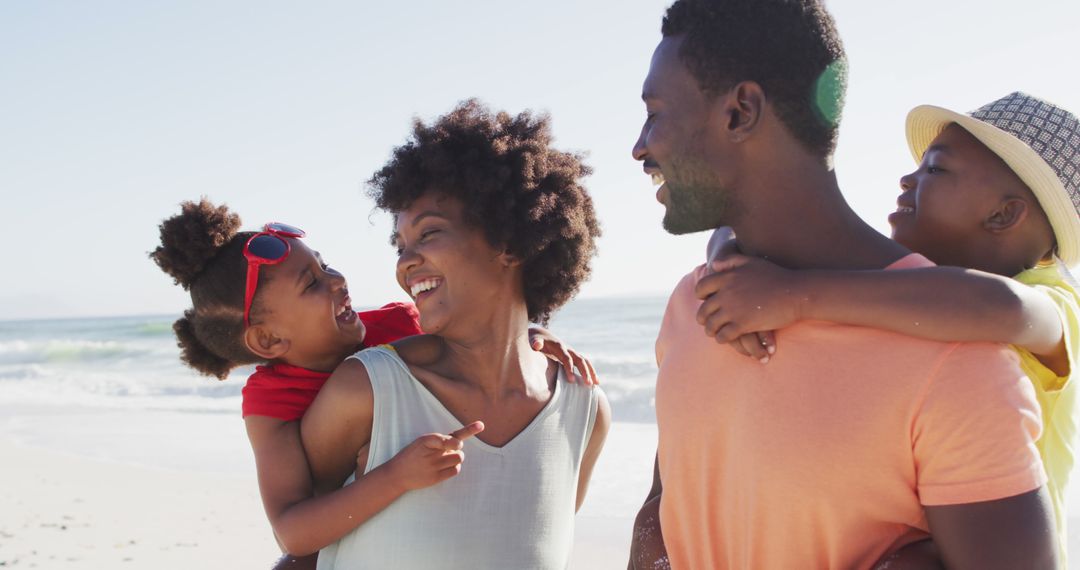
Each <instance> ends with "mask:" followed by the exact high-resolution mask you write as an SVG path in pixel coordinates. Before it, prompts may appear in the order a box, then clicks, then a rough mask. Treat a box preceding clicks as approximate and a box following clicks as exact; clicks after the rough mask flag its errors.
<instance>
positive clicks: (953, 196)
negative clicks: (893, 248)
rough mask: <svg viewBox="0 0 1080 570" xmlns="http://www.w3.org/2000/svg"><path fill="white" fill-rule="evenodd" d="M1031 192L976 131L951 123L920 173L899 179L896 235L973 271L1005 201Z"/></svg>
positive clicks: (891, 221)
mask: <svg viewBox="0 0 1080 570" xmlns="http://www.w3.org/2000/svg"><path fill="white" fill-rule="evenodd" d="M1026 188H1027V187H1026V186H1025V185H1024V183H1023V182H1022V181H1021V180H1020V179H1019V177H1017V176H1016V174H1015V173H1014V172H1013V171H1012V170H1011V169H1010V168H1009V167H1008V166H1007V165H1006V164H1005V163H1004V162H1003V161H1002V160H1001V158H999V157H998V156H997V155H996V154H994V153H993V152H992V151H991V150H990V149H988V148H987V147H986V146H985V145H983V144H982V143H981V142H979V140H978V139H976V138H975V137H974V136H972V135H971V133H969V132H967V131H966V130H964V129H963V128H962V127H960V126H959V125H955V124H953V125H950V126H948V127H947V128H946V129H945V130H944V131H942V132H941V134H940V135H938V136H937V138H935V139H934V141H933V142H932V143H931V144H930V146H929V147H928V148H927V149H926V152H925V153H924V154H923V158H922V163H921V164H919V168H918V170H916V171H915V172H912V173H911V174H908V175H906V176H904V177H903V178H901V179H900V189H901V193H900V197H899V198H897V200H896V204H897V206H898V208H897V210H896V211H895V212H893V213H892V214H890V215H889V224H890V225H892V228H893V233H892V237H893V239H895V240H896V241H897V242H899V243H900V244H902V245H904V246H905V247H907V248H908V249H910V250H911V251H914V252H916V253H921V254H923V255H925V256H926V257H927V258H929V259H930V260H931V261H933V262H934V263H937V264H938V265H957V266H965V267H970V266H971V264H972V263H974V260H973V256H972V252H975V251H979V250H980V249H981V248H983V247H985V246H984V244H985V241H984V238H986V237H987V236H988V233H987V230H986V226H985V224H986V221H987V220H988V218H989V217H990V216H991V215H992V214H993V212H994V210H995V208H996V207H998V205H999V204H1000V203H1001V200H1002V198H1005V197H1009V196H1021V195H1023V194H1024V192H1025V191H1026Z"/></svg>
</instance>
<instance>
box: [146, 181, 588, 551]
mask: <svg viewBox="0 0 1080 570" xmlns="http://www.w3.org/2000/svg"><path fill="white" fill-rule="evenodd" d="M239 227H240V218H239V216H238V215H236V214H235V213H232V212H230V211H229V210H228V209H227V208H226V207H225V206H215V205H214V204H212V203H210V202H209V201H207V200H206V199H205V198H204V199H202V200H200V201H199V202H198V203H195V202H185V203H183V204H182V205H181V213H180V214H179V215H176V216H173V217H172V218H169V219H167V220H165V221H164V222H162V223H161V226H160V230H161V245H160V246H159V247H158V248H157V249H155V250H154V251H153V252H152V253H151V254H150V257H151V258H152V259H153V260H154V262H155V263H157V264H158V266H160V267H161V269H162V270H163V271H165V272H166V273H168V274H169V275H171V276H172V277H173V278H174V280H175V281H176V283H177V284H179V285H180V286H182V287H183V288H184V289H185V290H187V291H189V292H190V293H191V300H192V307H191V308H190V309H188V310H186V311H185V312H184V316H183V317H182V318H181V319H179V320H177V321H176V323H175V324H174V325H173V329H174V330H175V332H176V336H177V340H178V346H179V347H180V349H181V360H183V361H184V362H185V363H186V364H187V365H188V366H190V367H192V368H194V369H195V370H197V371H199V372H200V373H202V374H205V375H208V376H216V377H217V378H219V379H224V378H225V377H226V376H227V375H228V374H229V372H230V371H231V370H232V369H233V368H235V367H237V366H241V365H245V364H259V366H258V367H257V368H256V371H255V373H254V374H252V375H251V377H250V378H248V381H247V384H246V385H245V387H244V389H243V416H244V422H245V424H246V427H247V432H248V437H249V439H250V442H251V447H252V449H253V451H254V453H255V465H256V470H257V473H258V480H259V490H260V493H261V495H262V500H263V506H264V507H265V509H266V514H267V517H268V518H269V519H270V524H271V527H272V528H273V529H274V534H275V537H276V538H277V540H278V543H279V544H280V545H281V547H282V550H283V551H285V552H287V553H290V554H293V555H307V554H311V553H315V552H317V551H318V550H319V549H320V548H322V547H324V546H326V545H328V544H330V543H332V542H334V541H336V540H337V539H339V538H341V537H342V536H343V535H344V534H346V533H347V532H349V531H350V530H352V529H353V528H355V527H357V526H359V525H360V524H362V523H363V522H364V521H365V520H367V519H368V518H370V517H371V516H374V515H375V514H376V513H378V512H379V510H381V509H382V508H385V506H386V505H388V504H390V503H391V502H393V501H394V500H395V499H396V498H397V497H398V496H400V495H401V494H403V493H405V492H408V491H410V490H414V489H419V488H423V487H426V486H430V485H434V484H435V483H438V482H440V481H442V480H445V479H447V478H449V477H453V476H454V475H456V474H457V471H458V469H460V464H461V461H462V459H463V456H462V453H461V451H460V449H461V443H462V440H463V439H466V438H468V437H471V436H472V435H474V434H476V433H478V432H479V431H480V430H482V429H483V425H482V424H480V423H479V422H476V423H474V424H471V425H469V426H465V428H463V429H461V430H459V431H458V432H455V433H454V434H450V435H443V434H428V435H425V436H422V437H420V438H418V439H417V440H416V441H415V442H414V443H413V444H412V445H409V446H407V447H405V448H404V449H402V450H401V451H400V452H399V453H398V454H397V455H396V456H394V458H393V459H391V460H390V461H389V462H387V463H386V464H385V465H384V466H382V467H380V468H379V469H376V470H374V471H372V472H371V473H368V474H367V475H365V476H363V477H361V478H359V479H358V480H357V481H356V483H354V484H352V485H349V486H348V487H345V488H343V489H340V490H337V491H335V492H333V493H329V494H326V495H323V496H320V497H317V498H313V497H312V482H311V475H310V471H309V468H308V463H307V458H306V456H305V455H304V449H303V447H302V445H301V443H300V428H299V425H300V424H299V421H298V420H299V419H300V418H301V417H302V416H303V415H304V412H305V411H306V410H307V408H308V406H309V405H310V404H311V402H312V401H313V400H314V399H315V395H316V394H317V393H318V392H319V389H320V388H321V387H322V385H323V383H324V382H325V381H326V379H327V378H328V377H329V376H330V372H331V371H333V370H334V368H335V367H337V365H338V364H340V363H341V362H342V361H343V360H344V359H345V357H347V356H348V355H350V354H353V353H355V352H356V351H357V350H359V349H361V348H363V347H367V346H376V345H379V344H383V343H387V342H390V341H393V340H397V339H400V338H402V337H406V336H411V335H414V334H420V333H421V330H420V326H419V322H418V316H419V315H418V313H417V310H416V307H415V306H413V305H412V304H406V303H391V304H389V305H386V306H384V307H383V308H381V309H377V310H374V311H366V312H360V313H358V312H356V311H355V310H353V308H352V299H351V298H350V297H349V291H348V286H347V283H346V281H345V278H344V277H343V276H342V275H341V274H340V273H338V272H337V271H335V270H334V269H332V268H331V267H329V266H328V265H327V264H326V263H325V262H324V261H323V259H322V257H321V256H320V255H319V253H318V252H317V251H314V250H312V249H310V248H309V247H308V246H307V245H306V244H305V243H304V242H303V241H301V238H303V237H304V232H303V231H302V230H300V229H298V228H295V227H292V226H288V225H286V224H278V223H273V224H267V225H266V226H265V227H264V228H263V231H261V232H238V231H237V230H238V228H239ZM530 344H531V345H532V347H533V348H534V349H535V350H538V351H541V352H543V353H545V354H546V355H548V356H550V357H552V358H553V359H555V360H558V361H560V362H561V363H562V364H563V366H564V367H566V369H567V371H568V377H570V378H573V375H572V374H569V372H570V371H571V370H572V367H576V368H577V369H578V370H579V371H581V373H582V377H583V378H584V381H585V382H587V383H595V381H596V380H595V372H594V371H593V369H592V365H591V364H590V363H588V361H586V360H584V359H583V358H582V357H581V356H580V355H578V354H577V353H575V352H574V351H572V350H569V349H564V348H563V347H562V346H561V344H560V342H559V341H558V339H556V338H554V337H552V336H550V335H549V334H548V333H547V332H546V331H545V330H544V329H541V328H539V327H536V328H533V329H530ZM361 472H362V471H361ZM313 561H314V556H311V557H309V558H308V559H307V560H306V562H307V563H308V564H311V563H313ZM291 567H296V566H291Z"/></svg>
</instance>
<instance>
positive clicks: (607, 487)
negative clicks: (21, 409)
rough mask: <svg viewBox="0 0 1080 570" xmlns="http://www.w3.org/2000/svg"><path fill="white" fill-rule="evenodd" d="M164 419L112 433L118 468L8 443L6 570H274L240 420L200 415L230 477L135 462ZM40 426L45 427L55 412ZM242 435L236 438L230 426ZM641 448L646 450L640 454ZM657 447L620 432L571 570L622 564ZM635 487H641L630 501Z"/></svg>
mask: <svg viewBox="0 0 1080 570" xmlns="http://www.w3.org/2000/svg"><path fill="white" fill-rule="evenodd" d="M160 416H161V419H163V420H164V421H161V422H158V423H157V424H146V423H142V424H140V426H143V425H151V426H153V427H150V428H149V429H148V430H142V429H141V428H140V431H139V432H133V433H129V434H128V435H127V436H124V435H117V434H115V433H114V437H118V438H119V439H121V440H123V439H124V438H127V439H128V440H129V441H127V442H126V444H125V442H123V441H114V442H113V444H117V443H119V444H120V446H121V447H126V449H127V453H126V455H125V454H121V459H119V460H104V459H96V458H94V457H91V455H94V454H92V453H79V452H78V450H75V449H56V448H55V447H53V448H43V447H39V446H37V445H33V444H30V445H28V444H26V443H22V442H21V441H19V440H20V439H24V438H20V437H13V436H12V435H10V434H9V433H4V434H3V435H0V457H4V458H5V460H4V467H3V468H2V469H0V473H2V475H0V567H12V568H87V569H90V568H93V569H100V568H155V569H159V568H191V567H204V568H233V569H238V570H242V569H246V568H267V567H269V565H270V563H271V562H272V561H273V560H274V559H275V558H276V556H277V553H278V549H277V546H276V544H275V542H274V540H273V538H272V534H271V531H270V526H269V524H268V523H267V522H266V519H265V517H264V516H263V514H262V505H261V503H260V501H259V496H258V491H257V485H256V482H255V476H254V470H253V468H252V469H250V470H248V471H246V472H245V471H237V470H235V469H234V467H235V465H238V464H242V463H243V462H244V461H250V452H249V451H248V450H247V448H246V445H247V444H246V441H244V440H243V439H242V425H241V424H240V422H239V420H235V419H234V418H226V417H217V416H211V417H210V418H198V421H199V422H205V423H210V424H215V426H216V427H217V428H225V429H219V433H218V434H217V438H216V439H210V440H206V439H203V441H204V442H206V447H207V448H209V450H210V451H211V452H212V453H211V455H218V453H219V452H222V456H224V455H225V454H226V453H230V454H234V457H233V458H234V459H240V460H241V461H238V462H237V464H228V465H225V466H224V468H222V466H213V465H208V464H207V463H206V462H205V461H204V460H193V461H192V457H194V456H196V455H198V453H197V450H196V449H194V448H193V447H189V446H178V447H177V451H176V452H175V454H173V456H172V457H171V460H174V461H173V463H172V464H171V465H172V466H169V467H165V466H159V467H153V466H149V465H139V464H137V462H135V461H132V460H131V459H132V458H133V457H134V456H135V455H137V454H139V453H140V451H139V449H140V448H141V447H144V445H145V444H146V443H147V441H146V438H145V437H144V436H145V435H146V433H147V431H149V432H155V431H158V430H159V429H160V428H164V429H172V428H173V427H175V423H173V422H172V421H170V415H169V414H160ZM38 417H39V418H40V419H41V420H42V421H47V419H48V417H49V415H41V416H38ZM98 419H99V420H100V421H98V422H97V423H93V424H87V428H86V429H85V430H75V431H74V432H73V435H75V434H77V433H78V431H82V432H83V433H84V434H94V433H98V434H100V433H104V432H107V431H114V432H115V431H116V430H110V429H103V428H107V427H108V426H110V424H112V423H113V422H114V421H115V420H118V419H119V418H118V417H109V416H100V415H99V416H98ZM144 419H145V418H144ZM189 419H190V418H189ZM231 424H236V425H231ZM9 425H10V424H9ZM19 426H21V427H16V428H15V429H14V430H13V431H15V432H16V433H17V434H20V435H21V434H23V432H24V430H30V429H33V430H34V431H35V433H38V434H40V433H42V431H43V430H42V429H41V425H40V424H36V422H29V423H21V424H19ZM237 426H239V427H240V429H238V430H237V429H232V428H233V427H237ZM191 428H192V430H191V431H192V432H193V433H192V434H189V435H194V436H196V437H195V439H201V437H200V436H208V435H209V431H210V429H212V428H208V426H206V425H203V426H201V427H200V426H194V425H193V426H191ZM25 433H29V432H28V431H26V432H25ZM650 438H651V439H650ZM73 439H74V440H75V441H74V442H73V446H78V445H81V444H80V443H78V440H79V439H80V438H79V437H78V436H77V435H76V436H75V437H73ZM178 440H179V438H178ZM639 440H646V443H645V444H644V445H643V446H641V445H638V443H637V442H638V441H639ZM653 442H655V427H654V426H650V425H646V424H618V425H617V426H615V429H613V430H612V432H611V439H610V447H609V449H608V452H609V453H607V454H606V455H605V456H604V457H603V458H602V459H601V461H600V463H599V464H598V466H597V471H596V474H595V477H594V479H593V484H592V489H591V491H590V496H589V498H588V500H587V501H586V505H585V506H584V507H583V508H582V511H581V513H580V514H579V516H578V521H577V540H576V543H575V549H574V554H573V561H572V563H571V566H570V568H574V569H579V570H584V569H605V568H624V567H625V564H626V558H625V557H626V552H627V548H628V545H629V539H630V524H631V521H632V516H633V514H634V511H636V506H635V503H638V504H639V503H640V501H641V496H643V493H644V492H645V489H647V486H648V484H649V478H650V477H651V461H652V452H653V451H652V450H653V447H654V445H655V443H653ZM57 447H59V446H57ZM226 447H228V448H232V449H231V451H228V450H226V449H225V448H226ZM646 448H648V449H646ZM87 450H88V451H89V448H87ZM188 454H191V455H190V456H188ZM166 455H168V454H162V455H161V456H162V457H164V456H166ZM237 456H239V457H237ZM185 461H192V462H191V463H189V466H190V467H189V468H183V467H181V466H180V465H181V464H183V463H184V462H185ZM633 487H638V488H640V489H641V490H640V491H637V490H635V491H634V492H632V493H631V492H624V491H628V490H629V489H630V488H633ZM620 489H622V491H621V490H620Z"/></svg>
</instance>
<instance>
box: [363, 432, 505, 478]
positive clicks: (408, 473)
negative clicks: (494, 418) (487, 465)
mask: <svg viewBox="0 0 1080 570" xmlns="http://www.w3.org/2000/svg"><path fill="white" fill-rule="evenodd" d="M482 431H484V423H483V422H473V423H471V424H469V425H467V426H465V427H463V428H461V429H459V430H457V431H455V432H454V433H452V434H450V435H444V434H441V433H429V434H426V435H422V436H420V437H418V438H416V440H414V441H413V442H412V443H410V444H409V445H408V446H406V447H405V448H404V449H402V450H401V451H399V452H398V453H397V455H395V456H394V457H393V458H392V459H390V461H387V462H386V469H387V470H389V471H390V472H391V478H392V479H393V480H394V481H396V482H398V484H399V485H400V486H401V487H402V489H404V490H405V491H415V490H416V489H423V488H424V487H430V486H432V485H434V484H436V483H441V482H443V481H445V480H447V479H449V478H451V477H453V476H454V475H457V474H458V473H459V472H461V463H462V461H464V460H465V452H464V451H462V450H461V448H462V445H463V442H464V441H465V440H466V439H469V438H470V437H472V436H474V435H476V434H478V433H480V432H482ZM358 464H359V458H358Z"/></svg>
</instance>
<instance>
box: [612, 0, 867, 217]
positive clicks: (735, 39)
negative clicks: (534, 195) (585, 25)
mask: <svg viewBox="0 0 1080 570" xmlns="http://www.w3.org/2000/svg"><path fill="white" fill-rule="evenodd" d="M661 32H662V34H663V36H664V37H663V39H662V40H661V42H660V44H659V45H658V46H657V48H656V50H655V52H654V54H653V58H652V62H651V65H650V68H649V73H648V76H647V77H646V78H645V82H644V85H643V88H642V99H643V100H644V101H645V107H646V114H647V118H646V120H645V124H644V125H643V127H642V131H641V134H640V137H639V138H638V141H637V142H636V143H635V145H634V150H633V155H634V157H635V158H636V159H637V160H640V161H642V162H643V163H644V168H645V171H646V172H647V173H648V174H651V175H653V176H654V179H656V180H658V181H659V180H660V179H661V177H662V179H663V185H662V186H661V187H660V189H659V191H658V193H657V199H658V200H659V201H660V202H661V203H663V204H664V206H665V207H666V213H665V216H664V227H665V229H667V230H668V231H669V232H672V233H676V234H679V233H688V232H694V231H701V230H705V229H712V228H714V227H717V226H721V225H733V224H734V223H735V218H737V217H738V215H739V211H740V210H741V209H742V204H741V203H740V201H741V199H742V198H744V197H742V196H739V195H737V193H738V190H739V188H738V184H739V181H740V179H741V178H743V177H742V170H744V169H752V168H757V166H756V165H755V166H752V165H751V164H750V162H752V160H749V159H760V158H761V157H762V156H764V155H765V154H768V155H769V156H770V160H772V161H774V162H775V161H776V160H778V156H779V155H781V154H785V152H799V153H802V154H806V155H810V156H812V157H814V159H815V160H818V161H819V162H821V163H822V164H827V163H828V161H829V158H830V156H831V155H832V152H833V150H834V147H835V145H836V136H837V129H838V124H839V116H840V109H841V107H842V103H843V94H844V86H845V80H846V75H845V73H844V50H843V46H842V45H841V43H840V38H839V36H838V35H837V32H836V28H835V25H834V23H833V20H832V18H831V17H830V16H829V14H828V12H826V10H825V8H824V6H823V5H822V3H821V2H820V1H816V0H677V1H676V2H675V3H674V4H672V5H671V7H670V8H668V10H667V13H666V14H665V16H664V20H663V24H662V26H661ZM776 137H781V138H783V139H784V140H783V143H784V145H778V144H773V143H774V142H775V141H774V140H773V139H774V138H776ZM748 141H753V143H751V144H745V143H747V142H748ZM788 143H790V144H788ZM785 145H786V146H785ZM782 148H784V149H791V150H790V151H784V150H781V149H782ZM795 149H798V150H795ZM785 156H786V155H785Z"/></svg>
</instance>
